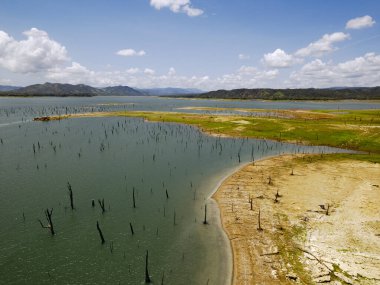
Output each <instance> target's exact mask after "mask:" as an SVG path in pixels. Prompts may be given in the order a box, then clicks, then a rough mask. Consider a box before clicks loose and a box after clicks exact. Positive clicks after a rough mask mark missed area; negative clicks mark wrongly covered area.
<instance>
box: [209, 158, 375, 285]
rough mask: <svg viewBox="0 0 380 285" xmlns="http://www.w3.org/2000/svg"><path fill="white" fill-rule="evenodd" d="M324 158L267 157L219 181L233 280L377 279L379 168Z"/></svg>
mask: <svg viewBox="0 0 380 285" xmlns="http://www.w3.org/2000/svg"><path fill="white" fill-rule="evenodd" d="M331 157H334V155H323V156H321V155H283V156H278V157H272V158H269V159H264V160H262V161H258V162H255V163H254V164H252V163H251V164H249V165H247V166H245V167H243V168H241V169H240V170H238V171H237V172H235V173H233V174H232V175H231V176H230V177H228V178H227V179H225V180H224V181H223V183H222V185H221V186H220V187H219V189H218V191H217V192H216V193H215V194H214V195H213V198H214V199H215V200H216V201H217V202H218V204H219V208H220V212H221V219H222V224H223V227H224V229H225V231H226V233H227V235H228V238H229V240H230V243H231V247H232V249H233V259H234V261H233V265H234V266H233V284H234V285H238V284H292V283H294V282H297V283H299V284H317V283H321V282H322V283H327V284H379V282H380V272H379V270H378V268H380V218H379V217H380V209H379V208H378V205H380V188H379V185H380V175H379V174H380V165H379V164H378V163H371V162H366V161H358V160H353V159H346V158H344V159H342V158H337V159H331ZM276 197H277V198H276ZM251 201H252V202H251ZM251 203H252V210H251ZM259 211H260V225H259V222H258V217H259ZM334 282H335V283H334Z"/></svg>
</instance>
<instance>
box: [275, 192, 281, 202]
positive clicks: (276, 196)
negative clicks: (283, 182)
mask: <svg viewBox="0 0 380 285" xmlns="http://www.w3.org/2000/svg"><path fill="white" fill-rule="evenodd" d="M274 197H275V198H274V202H275V203H278V198H279V197H281V195H280V194H278V189H277V193H276V195H275V196H274Z"/></svg>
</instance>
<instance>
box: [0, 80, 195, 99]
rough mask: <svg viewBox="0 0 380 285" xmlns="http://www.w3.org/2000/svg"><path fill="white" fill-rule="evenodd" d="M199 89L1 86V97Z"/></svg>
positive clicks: (158, 93)
mask: <svg viewBox="0 0 380 285" xmlns="http://www.w3.org/2000/svg"><path fill="white" fill-rule="evenodd" d="M201 92H202V91H201V90H197V89H185V88H151V89H137V88H132V87H129V86H110V87H104V88H95V87H92V86H89V85H84V84H77V85H72V84H61V83H49V82H47V83H44V84H34V85H29V86H26V87H15V86H1V85H0V96H28V97H29V96H57V97H68V96H76V97H92V96H171V95H177V96H178V95H188V94H196V93H201Z"/></svg>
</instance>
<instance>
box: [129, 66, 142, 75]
mask: <svg viewBox="0 0 380 285" xmlns="http://www.w3.org/2000/svg"><path fill="white" fill-rule="evenodd" d="M139 72H140V69H138V68H137V67H132V68H129V69H127V73H128V74H136V73H139Z"/></svg>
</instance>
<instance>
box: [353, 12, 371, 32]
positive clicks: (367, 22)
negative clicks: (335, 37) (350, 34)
mask: <svg viewBox="0 0 380 285" xmlns="http://www.w3.org/2000/svg"><path fill="white" fill-rule="evenodd" d="M375 23H376V22H375V20H373V19H372V17H371V16H368V15H366V16H363V17H358V18H355V19H351V20H349V21H348V22H347V23H346V29H355V30H359V29H363V28H369V27H372V26H373V25H374V24H375Z"/></svg>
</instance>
